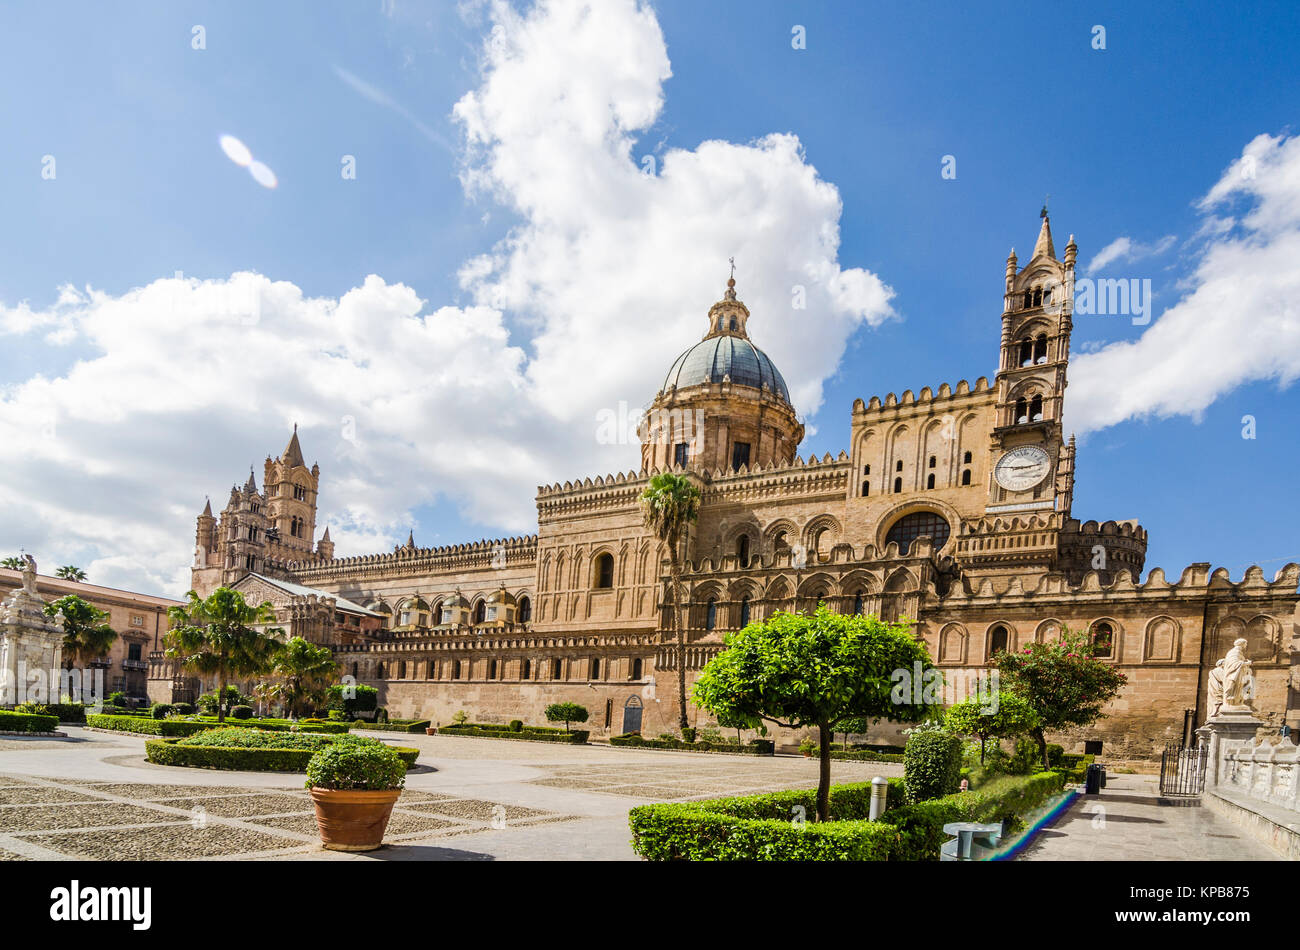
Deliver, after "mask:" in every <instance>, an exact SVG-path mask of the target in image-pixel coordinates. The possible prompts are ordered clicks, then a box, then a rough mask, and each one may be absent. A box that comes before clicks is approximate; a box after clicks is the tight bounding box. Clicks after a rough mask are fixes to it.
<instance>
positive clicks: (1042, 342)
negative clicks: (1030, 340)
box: [1034, 333, 1047, 364]
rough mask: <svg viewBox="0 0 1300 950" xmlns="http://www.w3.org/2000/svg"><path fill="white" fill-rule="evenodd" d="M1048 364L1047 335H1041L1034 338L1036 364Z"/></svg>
mask: <svg viewBox="0 0 1300 950" xmlns="http://www.w3.org/2000/svg"><path fill="white" fill-rule="evenodd" d="M1046 362H1047V334H1046V333H1040V334H1038V336H1036V337H1034V363H1036V364H1037V363H1046Z"/></svg>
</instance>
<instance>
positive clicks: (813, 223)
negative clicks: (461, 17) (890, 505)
mask: <svg viewBox="0 0 1300 950" xmlns="http://www.w3.org/2000/svg"><path fill="white" fill-rule="evenodd" d="M489 14H490V19H491V30H490V33H489V39H488V41H487V42H486V43H485V48H484V49H485V52H484V62H483V76H482V82H481V84H480V86H479V87H478V88H477V89H476V90H475V91H474V92H472V93H470V94H469V95H467V96H465V97H464V98H463V99H462V100H461V102H460V103H458V104H457V105H456V108H455V115H456V117H457V118H458V119H459V121H461V122H462V123H463V125H464V129H465V132H466V135H467V142H468V153H467V156H466V161H465V164H464V167H463V180H464V182H465V185H466V188H467V189H468V190H469V191H470V192H472V193H474V194H476V195H480V196H483V197H485V198H488V199H490V200H493V201H495V202H499V203H500V204H501V205H503V206H505V208H506V209H507V210H508V211H511V212H513V213H514V214H516V215H517V216H518V223H517V225H516V227H515V228H514V229H513V230H512V231H511V233H510V234H509V236H508V237H507V239H506V240H505V241H503V242H502V243H501V244H500V245H499V246H497V247H496V248H494V249H493V250H492V252H491V253H490V254H488V255H485V256H482V257H478V258H474V259H472V260H468V261H466V262H465V264H464V266H463V268H462V270H461V275H460V276H461V281H462V283H463V285H464V286H465V287H466V288H467V290H468V291H469V292H470V293H471V295H472V298H473V300H474V305H472V306H468V307H464V308H456V307H442V308H434V309H432V310H430V309H428V308H426V307H425V306H424V304H423V302H422V301H421V300H419V298H418V296H417V294H416V292H415V291H414V290H412V289H411V288H409V287H406V286H403V285H400V284H397V285H393V284H388V283H386V282H385V281H384V280H383V279H381V278H380V277H377V276H373V275H372V276H371V277H368V278H367V279H366V281H365V282H364V283H363V285H362V286H360V287H354V288H352V289H350V290H348V291H347V292H345V293H343V294H342V296H341V297H339V298H338V299H327V298H315V299H313V298H307V297H304V296H303V294H302V292H301V291H300V290H299V288H297V287H296V286H294V285H293V284H291V283H287V282H283V281H273V280H271V279H268V278H267V277H263V276H260V275H257V274H252V273H239V274H234V275H232V276H231V277H230V278H229V279H221V280H206V281H199V280H194V279H189V280H183V279H172V278H167V279H159V280H156V281H154V282H153V283H151V284H149V285H147V286H145V287H141V288H137V289H134V290H131V291H129V292H128V293H125V294H122V295H120V296H112V295H108V294H105V293H102V292H99V291H94V290H87V291H86V292H84V293H78V292H75V291H70V290H69V291H65V292H64V294H63V295H62V297H61V299H60V301H59V302H58V303H57V304H56V305H55V306H53V307H51V308H50V309H49V310H48V311H46V312H40V313H37V312H32V311H31V310H30V308H28V307H26V306H25V305H21V304H20V305H18V306H15V307H12V308H5V307H2V306H0V332H3V333H10V334H18V333H23V334H30V333H34V332H45V333H46V339H47V341H48V342H51V343H55V342H58V343H71V342H74V341H75V342H77V343H78V344H81V345H82V346H84V347H85V349H84V350H82V349H77V350H76V353H77V354H82V353H84V354H85V355H84V356H83V357H82V358H81V359H80V360H79V361H77V362H76V363H74V364H73V365H72V366H71V368H70V369H68V370H67V371H66V372H63V373H62V374H61V375H57V376H55V377H53V378H47V377H43V376H37V377H33V378H31V379H28V380H26V381H24V382H21V383H18V384H16V385H13V386H10V387H8V388H7V389H5V390H3V391H0V443H2V444H5V445H6V447H7V449H8V450H9V451H8V453H7V454H8V461H7V463H6V469H7V470H6V478H5V479H4V480H3V482H0V525H3V526H4V531H3V536H0V544H8V545H11V546H14V547H16V546H17V545H19V544H22V545H25V546H26V547H27V549H28V550H32V551H35V552H37V553H38V556H40V557H41V558H42V568H43V569H44V568H45V567H46V566H52V565H53V563H65V562H66V561H73V560H75V561H76V562H77V563H79V564H81V566H83V567H85V568H86V569H87V570H88V571H89V572H90V574H91V579H92V580H93V581H95V582H97V583H104V584H115V585H124V586H134V587H139V588H144V589H148V590H167V591H169V592H171V593H179V592H181V591H183V590H184V589H185V587H186V585H187V583H188V565H189V562H190V559H191V556H192V546H193V532H194V521H193V519H194V515H195V514H196V513H197V511H198V509H199V508H200V507H201V505H202V498H203V495H204V494H210V495H211V496H212V501H213V507H214V509H216V510H220V508H222V507H224V504H225V501H226V497H227V496H226V494H225V492H224V490H223V486H225V485H227V484H228V483H230V482H235V481H238V482H239V483H241V484H242V483H243V481H244V480H245V479H246V478H247V472H246V471H245V466H246V465H248V464H249V463H253V464H254V465H255V467H256V472H257V476H258V483H259V485H260V484H261V465H262V461H261V460H262V459H264V458H265V456H266V455H267V454H268V453H271V454H276V453H278V452H279V451H280V450H281V449H282V448H283V446H284V444H285V441H286V440H287V436H288V433H289V429H290V426H291V424H292V423H293V422H294V421H297V422H298V423H300V431H301V439H302V443H303V448H304V452H305V453H306V454H307V456H308V460H309V461H311V460H313V459H315V460H317V461H319V463H320V465H321V469H322V476H323V485H322V518H321V523H322V525H323V524H325V523H328V524H330V526H331V536H332V537H333V538H334V540H335V541H336V542H337V544H338V552H339V554H340V555H343V554H350V553H361V552H366V551H373V550H377V549H379V550H382V549H384V548H385V547H387V546H389V545H391V544H392V543H393V541H394V540H399V539H404V538H405V536H406V528H407V526H408V525H409V522H410V518H411V514H410V513H411V510H412V509H413V508H414V507H416V506H419V505H422V504H427V503H429V502H431V501H433V500H435V499H437V498H439V497H441V498H448V499H451V500H452V501H453V502H454V503H456V504H458V505H459V506H461V507H462V509H463V510H464V511H465V512H466V513H467V515H468V516H469V517H471V518H473V519H475V520H478V521H481V522H483V523H485V524H488V525H492V526H499V528H500V530H501V531H502V532H505V531H514V532H525V531H530V530H534V527H535V509H534V506H533V493H534V490H535V487H536V485H537V484H538V483H541V482H549V481H554V480H557V479H558V480H563V479H565V478H572V477H575V476H586V475H590V474H596V473H598V472H605V471H611V470H626V469H629V468H635V467H636V465H637V463H638V459H639V453H638V449H637V447H636V445H635V444H630V445H629V444H624V445H612V446H611V445H602V444H598V443H597V441H596V437H595V433H596V430H597V423H596V419H597V415H596V414H597V412H598V411H600V410H602V409H608V408H615V407H617V406H618V404H619V402H620V401H626V402H627V403H628V404H630V405H631V406H632V407H633V408H635V407H639V406H641V405H644V404H645V403H646V402H648V401H649V399H650V398H651V397H652V396H653V395H654V392H655V390H656V388H657V387H658V385H659V383H661V382H662V374H663V373H665V372H666V370H667V368H668V366H669V364H670V362H671V361H672V359H673V358H674V357H675V356H676V355H677V353H678V352H680V351H681V350H683V349H685V348H686V347H687V346H688V345H690V344H691V343H693V342H694V341H695V340H697V339H698V338H699V337H700V336H701V335H702V334H703V330H704V322H705V315H706V313H707V310H708V307H709V306H710V304H711V303H712V302H713V301H714V300H716V299H717V298H718V297H719V296H720V295H721V292H722V290H723V289H724V282H725V279H726V276H727V263H726V262H727V258H728V257H730V256H733V255H734V256H735V257H736V260H737V281H738V285H739V290H740V295H741V297H742V299H744V300H746V302H747V303H748V304H749V306H750V307H751V309H752V310H753V314H754V315H753V319H752V320H751V321H750V324H749V329H750V332H751V334H752V336H753V337H754V338H755V341H756V343H757V344H758V345H760V346H762V347H763V348H764V349H766V350H767V351H768V352H769V353H770V354H771V355H772V357H773V358H774V359H775V360H776V362H777V364H778V365H779V366H780V367H781V368H782V370H783V371H784V373H785V375H786V377H787V381H788V382H789V384H790V386H791V388H792V391H793V394H794V398H795V401H796V405H797V407H798V408H799V409H801V410H802V411H804V412H812V411H814V410H815V409H816V408H817V406H818V405H819V404H820V402H821V398H822V384H823V381H824V380H825V379H826V378H827V377H828V376H829V375H830V374H831V373H833V372H834V370H835V367H836V363H837V362H838V359H839V357H840V356H841V354H842V353H843V351H844V347H845V343H846V340H847V338H848V336H849V334H850V333H851V332H852V331H853V330H854V329H855V328H857V327H858V326H860V325H862V324H863V323H867V324H872V325H874V324H878V323H880V322H881V321H882V320H884V319H887V318H888V317H889V316H890V315H891V311H890V307H889V299H890V297H891V296H892V291H890V290H889V288H887V287H886V286H885V285H884V284H883V283H882V282H881V281H880V279H879V278H877V277H876V276H875V275H874V274H871V273H869V272H867V271H865V270H862V269H857V268H852V269H843V268H841V267H840V266H839V264H838V263H837V253H838V245H839V217H840V213H841V204H840V198H839V194H838V191H837V189H836V188H835V187H834V186H833V185H831V184H829V183H827V182H825V181H823V180H821V179H820V178H819V177H818V175H817V172H816V169H815V168H813V167H812V166H811V165H810V164H809V163H808V162H807V160H806V159H805V156H804V155H803V152H802V148H801V146H800V143H799V141H798V139H797V138H796V137H795V136H793V135H788V134H773V135H768V136H765V137H763V138H761V139H759V140H757V141H754V142H750V143H745V144H735V143H729V142H722V141H707V142H703V143H701V144H699V145H698V146H697V147H696V148H694V149H684V148H677V149H666V150H654V149H649V148H647V149H645V150H644V151H646V152H654V153H655V154H656V162H657V169H656V174H653V175H647V174H645V173H644V172H643V170H642V165H641V154H640V152H641V151H642V150H641V149H640V148H639V147H638V146H637V141H636V138H637V136H638V135H639V134H642V133H645V132H646V131H647V130H651V129H652V127H653V125H654V123H655V121H656V120H657V118H658V116H659V114H660V112H661V110H662V108H663V104H664V93H663V83H664V81H665V80H666V79H667V78H668V76H669V75H670V67H669V63H668V57H667V51H666V48H665V44H664V39H663V36H662V34H661V32H660V29H659V26H658V23H657V22H656V20H655V17H654V15H653V12H652V11H651V10H650V9H649V8H648V7H647V6H645V5H642V4H637V3H634V2H633V0H617V2H616V0H601V2H598V3H580V2H576V0H575V2H544V3H541V4H539V5H538V6H537V8H536V9H535V10H533V11H532V12H530V13H528V14H526V15H520V14H517V13H515V12H514V11H513V10H512V9H511V8H510V7H509V6H507V5H505V4H497V5H494V6H492V7H491V8H490V11H489ZM339 76H340V78H342V79H343V81H344V82H347V83H348V84H349V85H350V86H351V87H352V88H353V89H355V90H356V91H357V92H358V93H359V94H361V95H364V96H367V97H368V98H370V99H371V100H372V101H375V102H377V103H379V104H381V105H384V106H385V107H388V108H393V109H395V110H396V111H398V112H399V113H400V114H402V115H404V116H405V117H406V118H407V119H409V120H412V121H414V120H413V119H412V116H411V114H410V113H408V112H406V111H405V110H404V109H403V108H402V107H400V106H399V105H397V104H396V103H395V102H394V101H393V100H392V99H391V98H390V97H388V96H387V95H386V94H385V93H383V91H382V90H379V89H377V88H376V87H373V86H371V85H370V84H368V83H366V82H365V81H364V80H360V79H359V78H358V77H355V76H352V75H351V74H349V73H346V71H344V70H339ZM796 285H798V286H801V287H803V288H804V292H805V295H806V300H807V308H806V309H803V310H796V309H793V308H792V306H791V301H792V296H793V288H794V287H795V286H796ZM505 310H508V311H510V312H512V314H513V315H514V317H515V319H516V325H517V326H518V327H520V329H521V330H523V331H524V332H525V333H527V334H531V343H532V346H533V358H532V359H531V361H530V360H528V359H527V358H526V356H525V353H524V350H523V349H522V348H521V347H522V345H523V344H524V343H525V342H526V341H525V340H523V339H522V338H521V339H519V340H515V341H512V340H511V339H510V337H509V334H508V332H507V329H506V326H505V324H504V323H503V317H502V312H503V311H505ZM349 418H350V419H352V420H353V422H354V424H355V437H354V438H351V439H349V438H346V437H345V433H346V432H347V431H348V423H347V421H346V420H347V419H349ZM423 527H424V530H423V531H417V537H418V536H420V535H424V538H420V540H425V539H426V538H427V537H428V535H429V534H430V533H431V532H430V530H429V526H423ZM466 540H468V539H466Z"/></svg>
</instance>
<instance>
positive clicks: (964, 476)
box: [961, 469, 970, 485]
mask: <svg viewBox="0 0 1300 950" xmlns="http://www.w3.org/2000/svg"><path fill="white" fill-rule="evenodd" d="M961 483H962V484H963V485H969V484H970V469H966V470H965V471H964V472H962V473H961Z"/></svg>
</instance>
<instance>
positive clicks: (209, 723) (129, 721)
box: [86, 714, 350, 737]
mask: <svg viewBox="0 0 1300 950" xmlns="http://www.w3.org/2000/svg"><path fill="white" fill-rule="evenodd" d="M226 723H232V724H233V721H232V720H226ZM238 724H239V725H240V726H247V727H249V728H252V729H263V730H266V731H267V732H289V731H291V727H292V724H291V723H289V722H288V721H287V720H275V719H241V720H238ZM86 725H87V726H91V727H93V728H95V729H114V730H117V731H119V732H135V733H141V734H143V735H148V736H176V737H182V736H192V735H194V733H196V732H202V731H203V730H204V729H216V728H219V727H220V726H222V725H225V723H218V722H217V719H216V717H215V716H212V717H201V718H199V719H145V718H144V717H142V716H105V715H94V714H92V715H89V716H87V717H86ZM349 728H350V726H349V725H348V724H347V723H337V722H328V723H319V724H311V725H300V726H298V731H299V732H325V733H331V734H337V733H343V732H347V731H348V729H349Z"/></svg>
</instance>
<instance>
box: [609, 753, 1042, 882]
mask: <svg viewBox="0 0 1300 950" xmlns="http://www.w3.org/2000/svg"><path fill="white" fill-rule="evenodd" d="M1061 786H1062V782H1061V776H1060V775H1059V774H1057V773H1055V772H1042V773H1039V774H1038V775H1031V776H1027V777H1006V778H1000V779H996V780H994V781H992V782H990V783H989V784H988V785H987V786H985V787H983V788H981V789H979V790H977V791H973V792H971V791H968V792H958V793H956V794H954V795H948V796H945V797H943V798H936V799H931V800H929V801H924V802H919V803H917V804H914V805H901V806H899V805H897V804H896V803H898V802H900V801H902V800H903V799H904V798H905V791H904V788H903V784H902V780H901V779H891V780H890V783H889V794H888V796H887V802H889V803H890V807H888V808H887V809H886V811H885V813H884V814H883V815H882V816H881V820H880V821H869V820H866V819H867V816H868V815H869V814H870V809H871V783H870V782H862V783H857V784H853V785H835V786H832V787H831V791H830V818H831V820H830V821H827V822H824V823H818V822H815V821H812V820H811V819H812V816H815V815H816V813H817V811H816V798H817V792H816V789H806V790H798V791H789V792H777V793H775V794H772V795H751V796H746V797H743V798H717V799H710V800H708V801H702V802H683V803H674V804H664V805H640V806H638V807H636V808H633V809H632V810H631V811H630V812H629V814H628V823H629V825H630V826H631V828H632V847H633V849H634V850H635V851H636V852H637V854H639V855H641V856H642V857H643V858H647V859H649V860H651V861H679V860H688V861H700V860H705V861H709V860H713V861H716V860H741V861H937V860H938V859H939V849H940V846H941V845H942V844H943V842H944V840H945V839H946V838H947V835H945V834H944V833H943V826H944V825H945V824H947V823H949V822H953V821H979V822H991V821H997V820H1010V822H1011V823H1012V825H1013V826H1014V825H1015V824H1016V823H1017V822H1018V821H1019V820H1020V816H1022V815H1024V814H1025V813H1027V812H1029V811H1032V810H1033V809H1035V808H1037V807H1038V806H1040V805H1041V804H1042V803H1043V802H1045V801H1047V799H1049V798H1050V797H1051V796H1052V795H1054V794H1056V793H1057V792H1059V791H1060V790H1061ZM799 809H802V815H804V816H806V819H807V820H805V821H803V822H802V823H799V824H796V823H795V822H794V821H793V820H792V819H793V818H794V817H795V816H797V815H799V814H800V812H799Z"/></svg>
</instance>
